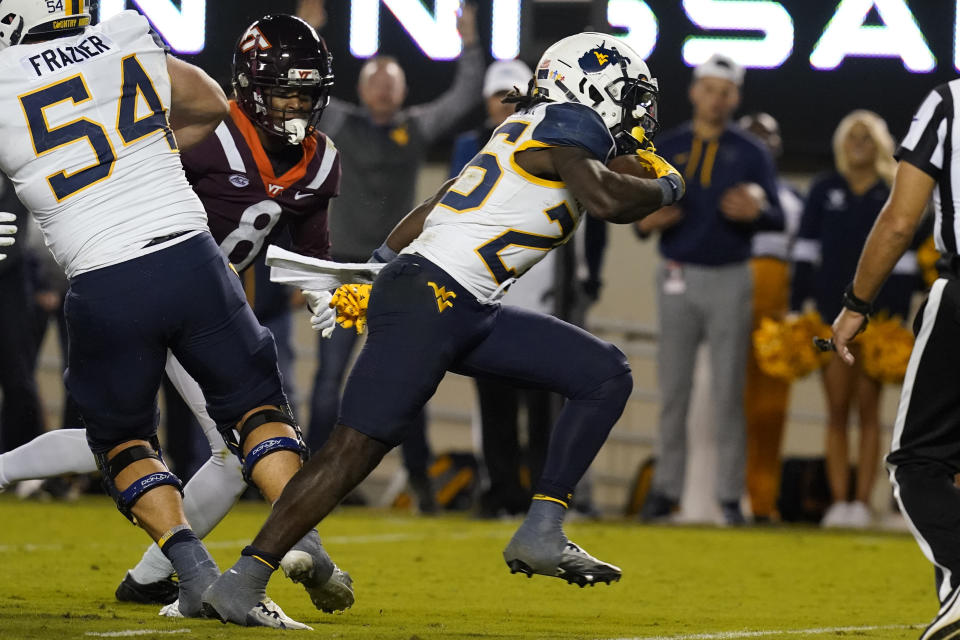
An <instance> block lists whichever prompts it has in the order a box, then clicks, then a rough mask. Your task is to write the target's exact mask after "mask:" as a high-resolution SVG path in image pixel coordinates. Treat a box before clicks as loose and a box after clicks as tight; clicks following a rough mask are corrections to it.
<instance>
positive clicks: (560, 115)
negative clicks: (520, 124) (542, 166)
mask: <svg viewBox="0 0 960 640" xmlns="http://www.w3.org/2000/svg"><path fill="white" fill-rule="evenodd" d="M530 137H531V138H532V139H533V140H534V141H536V142H540V143H542V144H543V145H546V146H548V147H580V148H582V149H586V150H587V151H589V152H590V153H591V154H593V156H594V157H595V158H596V159H597V160H599V161H600V162H606V161H607V159H608V158H609V157H610V155H611V154H612V153H613V150H614V147H615V144H614V141H613V136H611V135H610V131H609V130H608V129H607V127H606V125H605V124H604V123H603V120H601V119H600V116H599V115H597V112H596V111H594V110H593V109H591V108H590V107H587V106H584V105H582V104H577V103H574V102H562V103H560V104H549V105H547V107H546V114H545V115H544V117H543V120H541V121H540V122H539V123H537V126H536V128H534V130H533V133H532V134H531V136H530Z"/></svg>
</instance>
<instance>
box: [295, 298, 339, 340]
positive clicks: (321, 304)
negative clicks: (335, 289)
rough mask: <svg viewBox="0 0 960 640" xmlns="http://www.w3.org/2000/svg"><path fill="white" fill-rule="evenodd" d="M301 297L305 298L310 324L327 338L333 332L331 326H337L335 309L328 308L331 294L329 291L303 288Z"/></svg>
mask: <svg viewBox="0 0 960 640" xmlns="http://www.w3.org/2000/svg"><path fill="white" fill-rule="evenodd" d="M303 297H305V298H306V299H307V309H309V310H310V313H311V316H310V326H311V327H313V330H314V331H319V332H320V335H321V336H323V337H324V338H329V337H330V336H331V335H332V334H333V328H334V327H335V326H337V310H336V309H331V308H330V300H331V299H332V298H333V294H332V293H330V292H329V291H311V290H308V289H304V290H303Z"/></svg>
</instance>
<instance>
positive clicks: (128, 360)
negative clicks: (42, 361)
mask: <svg viewBox="0 0 960 640" xmlns="http://www.w3.org/2000/svg"><path fill="white" fill-rule="evenodd" d="M65 314H66V318H67V329H68V332H69V336H70V350H69V356H68V368H67V372H66V383H67V389H68V390H69V391H70V393H71V395H72V396H73V398H74V399H75V400H76V402H77V404H78V405H79V407H80V413H81V415H82V417H83V421H84V426H85V427H86V429H87V440H88V442H89V443H90V448H91V449H92V450H93V451H94V452H95V453H100V452H104V451H107V450H109V449H110V448H112V447H113V446H116V445H117V444H119V443H122V442H126V441H128V440H133V439H148V438H150V437H151V436H153V435H154V434H155V433H156V430H157V403H156V397H157V390H158V389H159V387H160V379H161V376H162V374H163V368H164V364H165V362H166V359H167V349H170V350H171V351H172V352H173V354H174V355H175V356H176V357H177V359H178V360H179V361H180V362H181V363H182V364H183V367H184V368H185V369H186V370H187V372H188V373H189V374H190V375H191V376H193V378H194V379H196V381H197V382H198V383H199V384H200V387H201V388H202V389H203V393H204V396H205V397H206V400H207V409H208V410H209V412H210V417H212V418H213V419H214V420H215V421H216V422H217V424H222V425H230V424H234V423H236V422H238V421H239V420H240V418H241V417H243V414H244V413H246V412H247V411H249V410H250V409H253V408H254V407H257V406H261V405H280V404H283V403H285V402H286V398H285V397H284V394H283V391H282V389H281V386H280V372H279V370H278V368H277V350H276V348H275V347H274V343H273V336H272V335H271V334H270V332H269V331H268V330H267V329H265V328H264V327H262V326H260V323H259V322H257V319H256V318H255V317H254V315H253V311H252V310H251V309H250V307H249V305H247V300H246V298H245V297H244V293H243V288H242V287H241V285H240V279H239V278H238V277H237V276H236V274H235V273H234V272H233V271H232V270H231V269H230V268H229V267H228V265H227V260H226V258H224V256H223V254H222V253H221V252H220V249H219V248H218V247H217V245H216V243H215V242H214V240H213V238H212V237H211V236H210V234H209V233H207V232H203V233H200V234H198V235H196V236H193V237H191V238H189V239H187V240H185V241H182V242H178V243H177V244H174V245H173V246H170V247H168V248H164V249H161V250H159V251H157V252H155V253H151V254H148V255H146V256H142V257H140V258H136V259H134V260H129V261H127V262H122V263H120V264H115V265H112V266H109V267H104V268H102V269H96V270H94V271H89V272H87V273H83V274H80V275H79V276H76V277H75V278H73V279H72V280H71V281H70V290H69V291H68V292H67V297H66V303H65Z"/></svg>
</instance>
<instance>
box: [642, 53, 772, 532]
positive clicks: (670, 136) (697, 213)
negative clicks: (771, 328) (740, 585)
mask: <svg viewBox="0 0 960 640" xmlns="http://www.w3.org/2000/svg"><path fill="white" fill-rule="evenodd" d="M743 75H744V71H743V68H742V67H741V66H740V65H738V64H737V63H736V62H734V61H733V60H731V59H730V58H727V57H725V56H722V55H714V56H712V57H711V58H710V59H709V60H707V61H706V62H704V63H703V64H701V65H700V66H698V67H697V68H696V69H695V70H694V72H693V84H692V85H691V86H690V101H691V103H692V104H693V120H692V121H691V122H689V123H687V124H684V125H681V126H680V127H678V128H676V129H673V130H672V131H668V132H666V133H664V134H662V135H660V136H659V137H658V138H657V148H658V149H659V153H660V154H661V155H662V156H663V157H664V158H666V159H667V160H668V161H670V162H671V163H672V164H673V165H674V166H675V167H677V168H678V169H681V170H682V171H683V173H684V178H685V179H686V181H687V194H686V197H685V198H684V199H683V200H682V201H681V202H680V203H678V204H676V205H672V206H669V207H664V208H663V209H661V210H660V211H657V212H655V213H653V214H652V215H650V216H648V217H646V218H644V219H643V220H641V221H640V222H638V223H637V229H638V230H639V232H640V234H641V235H645V234H649V233H651V232H653V231H660V232H661V233H660V253H661V254H662V256H663V264H662V265H661V266H660V268H659V269H658V270H657V306H658V309H659V323H660V344H659V347H658V355H657V371H658V378H659V381H660V394H661V407H660V431H659V436H660V437H659V455H658V459H657V466H656V471H655V473H654V478H653V486H652V488H651V491H650V494H649V495H648V497H647V501H646V503H645V504H644V506H643V508H642V509H641V512H640V517H641V519H643V520H644V521H652V520H658V519H663V518H666V517H668V516H669V515H670V514H671V513H672V512H673V511H674V510H676V509H677V508H678V507H679V502H680V497H681V495H682V494H683V485H684V474H685V472H686V461H687V435H686V434H687V412H688V409H689V405H690V396H691V389H692V387H693V373H694V365H695V362H696V357H697V349H698V348H699V346H700V343H701V342H703V341H704V340H706V342H707V345H708V347H709V349H710V362H711V367H712V372H711V374H712V375H711V391H712V394H711V396H712V400H713V415H714V418H715V433H716V446H717V478H716V484H715V495H716V499H717V501H718V502H719V504H720V508H721V511H722V513H723V518H724V521H725V522H726V523H727V524H730V525H738V524H743V523H744V518H743V514H742V513H741V511H740V498H741V496H742V495H743V489H744V468H745V462H744V456H745V439H746V436H745V418H744V407H743V393H744V379H745V377H746V368H747V354H748V352H749V340H750V315H751V314H750V307H751V298H752V295H753V286H752V283H751V275H750V265H749V259H750V252H751V240H752V238H753V234H754V232H756V231H761V230H776V229H782V228H783V213H782V212H781V211H780V203H779V198H778V196H777V183H776V171H775V169H774V165H773V159H772V158H771V157H770V152H769V151H767V149H766V148H765V147H764V146H763V145H762V143H761V142H760V141H758V140H757V139H756V138H754V137H753V136H751V135H747V134H745V133H744V132H743V131H742V130H741V129H740V128H739V127H737V126H735V125H731V116H733V113H734V111H736V109H737V106H738V105H739V103H740V87H741V85H742V84H743Z"/></svg>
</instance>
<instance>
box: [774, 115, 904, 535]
mask: <svg viewBox="0 0 960 640" xmlns="http://www.w3.org/2000/svg"><path fill="white" fill-rule="evenodd" d="M833 151H834V158H835V161H836V169H835V170H834V171H831V172H829V173H826V174H824V175H821V176H819V177H818V178H816V179H815V180H814V182H813V184H812V185H811V187H810V192H809V194H808V196H807V201H806V205H805V207H804V212H803V217H802V219H801V221H800V234H799V237H798V238H797V242H796V245H795V246H794V260H795V261H796V265H795V268H794V276H793V285H792V290H791V296H790V307H791V309H792V310H794V311H800V310H801V308H802V307H803V305H804V303H805V301H806V300H808V299H813V301H814V303H815V305H816V309H817V311H818V312H819V313H820V316H821V317H822V318H823V319H824V321H829V320H830V319H831V318H834V317H836V315H837V314H838V313H839V312H840V309H841V306H842V305H841V301H842V298H843V295H842V294H843V288H844V287H845V286H846V285H847V283H849V282H850V280H851V278H852V277H853V274H854V272H855V271H856V269H857V260H858V259H859V256H860V250H861V248H862V247H863V245H864V242H865V241H866V239H867V235H869V233H870V229H871V228H873V225H874V222H875V221H876V219H877V216H878V215H880V210H881V209H882V208H883V205H884V203H885V202H886V201H887V198H888V197H889V195H890V184H891V182H892V180H893V174H894V170H895V167H896V163H895V161H894V158H893V138H892V137H891V136H890V132H889V131H888V129H887V124H886V123H885V122H884V121H883V119H882V118H881V117H880V116H878V115H877V114H875V113H873V112H871V111H865V110H858V111H854V112H852V113H850V114H849V115H847V116H846V117H845V118H844V119H843V120H841V121H840V124H839V126H838V127H837V130H836V132H835V133H834V136H833ZM920 286H921V281H920V277H919V274H918V268H917V259H916V252H915V251H909V252H907V253H906V254H905V255H904V256H903V257H902V258H901V259H900V261H899V262H897V265H896V266H895V267H894V270H893V273H892V275H891V276H890V279H889V280H888V281H887V283H886V285H885V286H884V287H883V289H882V290H881V291H880V293H879V295H878V296H877V298H876V300H875V301H874V306H875V308H876V309H877V310H884V311H887V312H888V313H889V314H890V315H891V316H894V315H896V316H900V317H901V318H906V317H907V316H908V315H909V312H910V299H911V297H912V295H913V292H914V291H916V290H917V289H919V288H920ZM854 353H856V354H857V355H858V358H857V362H856V364H855V366H853V367H847V366H845V365H844V364H843V362H842V361H841V360H840V358H834V359H832V360H831V361H830V363H829V364H827V366H826V367H825V368H824V370H823V388H824V395H825V398H826V403H827V435H826V445H825V447H826V463H827V479H828V481H829V484H830V492H831V495H832V498H833V504H832V505H831V506H830V508H829V509H828V510H827V512H826V514H825V515H824V518H823V520H822V524H823V526H825V527H866V526H868V525H869V524H870V522H871V520H872V516H871V513H870V509H869V507H868V506H867V505H868V504H869V501H870V495H871V493H872V492H873V486H874V483H875V481H876V476H877V464H878V463H879V461H880V445H879V438H880V415H879V412H880V395H881V390H882V384H881V383H880V382H879V381H877V380H874V379H872V378H870V377H869V376H867V374H866V373H865V372H864V370H863V366H862V360H861V359H860V358H859V349H858V347H857V345H854ZM854 404H855V405H856V406H857V408H858V410H859V415H860V421H859V424H860V444H859V452H858V463H857V479H856V495H855V499H854V500H853V501H852V502H848V501H847V498H848V493H849V484H850V476H849V470H848V447H849V444H848V442H847V425H848V422H849V416H850V408H851V406H853V405H854Z"/></svg>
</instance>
